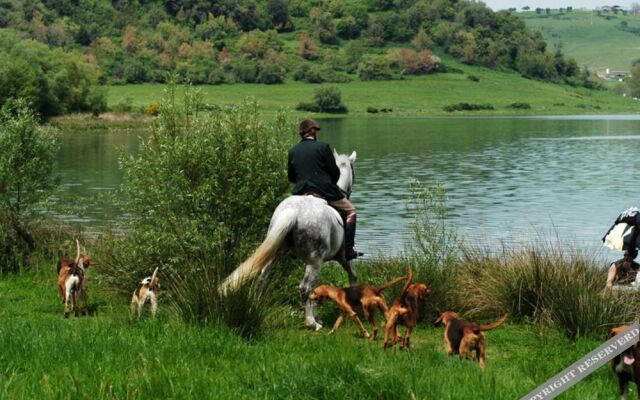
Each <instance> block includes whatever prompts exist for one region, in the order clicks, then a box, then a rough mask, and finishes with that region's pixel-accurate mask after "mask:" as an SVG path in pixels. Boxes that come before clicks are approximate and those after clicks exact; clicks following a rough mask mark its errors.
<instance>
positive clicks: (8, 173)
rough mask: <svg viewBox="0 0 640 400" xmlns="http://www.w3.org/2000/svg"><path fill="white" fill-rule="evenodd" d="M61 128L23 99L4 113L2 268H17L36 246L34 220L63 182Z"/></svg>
mask: <svg viewBox="0 0 640 400" xmlns="http://www.w3.org/2000/svg"><path fill="white" fill-rule="evenodd" d="M58 147H59V144H58V140H57V138H56V135H55V132H54V131H52V130H50V129H42V128H40V127H39V126H38V123H37V118H36V116H35V114H34V112H33V111H32V110H31V109H29V108H28V107H27V105H26V103H25V102H24V101H23V100H16V101H15V102H14V103H13V104H9V105H5V107H4V108H3V109H2V111H1V113H0V272H7V271H16V270H17V268H18V267H19V266H20V265H25V264H26V259H27V257H28V255H29V254H30V253H31V252H33V251H34V250H35V249H36V246H37V241H36V238H35V237H34V235H33V234H32V229H33V224H34V222H36V220H37V218H36V217H37V216H38V215H39V214H40V212H41V210H42V207H43V202H44V201H46V200H47V199H48V198H49V196H50V195H51V194H52V192H53V191H54V189H55V188H56V187H57V185H58V178H57V177H56V176H54V165H55V158H56V154H57V152H58Z"/></svg>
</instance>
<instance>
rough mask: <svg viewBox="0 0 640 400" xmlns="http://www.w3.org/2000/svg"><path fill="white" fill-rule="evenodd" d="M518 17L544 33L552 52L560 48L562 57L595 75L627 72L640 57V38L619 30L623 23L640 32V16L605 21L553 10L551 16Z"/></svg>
mask: <svg viewBox="0 0 640 400" xmlns="http://www.w3.org/2000/svg"><path fill="white" fill-rule="evenodd" d="M603 15H604V14H603ZM518 16H520V17H522V18H523V19H524V21H525V22H526V24H527V26H529V27H531V28H534V29H536V30H538V31H540V32H542V34H543V35H544V38H545V40H546V41H547V43H549V45H550V48H552V49H553V48H555V47H557V46H558V45H560V46H561V47H562V51H563V53H565V54H566V55H568V56H571V57H574V58H575V59H576V60H577V61H578V64H579V65H580V66H583V65H586V66H588V67H589V68H590V69H591V70H594V71H599V70H604V69H605V68H610V69H611V70H622V71H628V70H629V69H630V68H631V62H632V61H633V60H636V59H637V58H638V56H639V54H640V36H638V35H635V34H633V33H630V32H625V31H623V30H622V29H620V26H621V25H620V24H621V23H622V22H623V21H626V23H627V24H628V26H629V28H640V16H638V15H626V16H625V15H622V14H621V13H620V14H618V15H614V14H607V16H608V17H609V19H606V18H605V17H600V16H598V15H597V14H596V13H595V12H593V11H572V12H569V13H560V12H559V11H558V10H552V12H551V14H550V15H547V14H545V13H544V12H543V13H542V14H536V13H535V12H533V11H532V12H526V13H518Z"/></svg>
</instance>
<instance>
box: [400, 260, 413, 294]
mask: <svg viewBox="0 0 640 400" xmlns="http://www.w3.org/2000/svg"><path fill="white" fill-rule="evenodd" d="M411 280H413V269H412V268H411V267H409V275H408V276H407V283H405V284H404V289H402V293H401V294H400V298H401V299H403V301H404V298H405V296H406V295H407V290H409V286H411Z"/></svg>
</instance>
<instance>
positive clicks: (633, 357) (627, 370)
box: [609, 325, 640, 400]
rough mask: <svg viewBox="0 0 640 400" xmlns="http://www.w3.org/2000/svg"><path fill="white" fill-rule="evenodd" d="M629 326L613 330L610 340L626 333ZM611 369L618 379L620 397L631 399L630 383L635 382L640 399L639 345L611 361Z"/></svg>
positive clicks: (636, 344)
mask: <svg viewBox="0 0 640 400" xmlns="http://www.w3.org/2000/svg"><path fill="white" fill-rule="evenodd" d="M627 328H629V325H621V326H618V327H615V328H613V329H611V334H610V335H609V337H610V338H612V337H614V336H616V335H617V334H619V333H622V332H624V331H625V330H626V329H627ZM611 369H613V372H615V374H616V376H617V377H618V385H619V386H620V397H621V398H622V399H623V400H626V399H628V398H629V381H634V382H635V383H636V387H637V389H638V398H639V399H640V348H639V346H638V343H635V344H634V345H633V346H631V347H629V348H628V349H626V350H625V351H624V352H622V354H620V355H617V356H615V357H614V358H613V359H611Z"/></svg>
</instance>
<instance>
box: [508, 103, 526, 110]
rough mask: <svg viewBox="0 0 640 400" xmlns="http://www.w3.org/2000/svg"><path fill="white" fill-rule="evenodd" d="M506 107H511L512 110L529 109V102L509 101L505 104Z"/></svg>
mask: <svg viewBox="0 0 640 400" xmlns="http://www.w3.org/2000/svg"><path fill="white" fill-rule="evenodd" d="M507 107H508V108H513V109H514V110H530V109H531V104H529V103H511V104H509V105H508V106H507Z"/></svg>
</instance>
